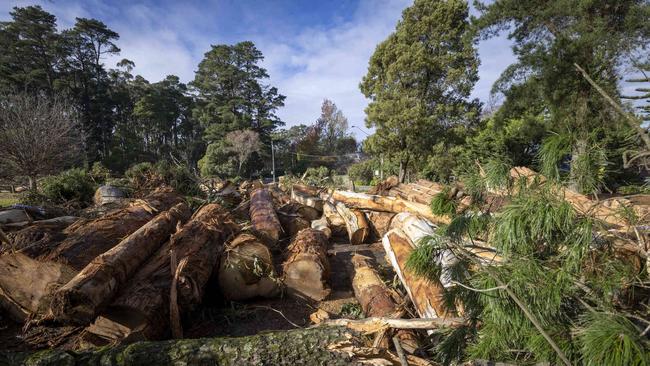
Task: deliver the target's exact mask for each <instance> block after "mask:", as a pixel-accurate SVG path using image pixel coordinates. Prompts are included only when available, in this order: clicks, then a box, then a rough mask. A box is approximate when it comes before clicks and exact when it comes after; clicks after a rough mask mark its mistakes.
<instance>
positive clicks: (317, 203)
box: [291, 187, 323, 213]
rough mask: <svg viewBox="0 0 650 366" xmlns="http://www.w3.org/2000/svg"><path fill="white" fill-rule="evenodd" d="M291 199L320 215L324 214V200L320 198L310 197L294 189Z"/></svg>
mask: <svg viewBox="0 0 650 366" xmlns="http://www.w3.org/2000/svg"><path fill="white" fill-rule="evenodd" d="M291 199H292V200H294V201H295V202H298V203H300V204H301V205H305V206H309V207H312V208H314V209H315V210H317V211H318V212H319V213H320V212H323V200H322V199H321V198H320V197H318V196H312V195H309V194H307V193H305V192H301V191H299V190H297V189H296V188H295V187H293V188H292V189H291Z"/></svg>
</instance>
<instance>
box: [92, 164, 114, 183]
mask: <svg viewBox="0 0 650 366" xmlns="http://www.w3.org/2000/svg"><path fill="white" fill-rule="evenodd" d="M90 176H91V177H92V178H93V180H94V181H95V182H96V183H98V184H102V183H105V182H106V181H107V180H108V179H109V178H110V177H111V172H110V170H108V168H107V167H105V166H104V165H103V164H102V163H100V162H99V161H97V162H95V163H94V164H93V167H92V168H91V169H90Z"/></svg>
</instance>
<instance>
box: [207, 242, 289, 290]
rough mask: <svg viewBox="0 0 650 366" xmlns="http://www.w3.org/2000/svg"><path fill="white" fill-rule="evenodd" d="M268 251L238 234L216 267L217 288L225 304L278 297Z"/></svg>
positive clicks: (271, 261)
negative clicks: (226, 301)
mask: <svg viewBox="0 0 650 366" xmlns="http://www.w3.org/2000/svg"><path fill="white" fill-rule="evenodd" d="M273 268H274V266H273V257H272V256H271V252H270V251H269V248H268V247H267V246H266V245H264V243H262V242H261V241H259V240H258V239H257V238H256V237H254V236H253V235H250V234H245V233H244V234H239V236H237V237H236V238H235V239H234V240H233V241H232V242H231V243H230V244H228V248H227V249H226V253H225V255H224V256H223V257H222V258H221V265H220V266H219V286H220V287H221V292H222V293H223V295H224V297H225V298H226V299H227V300H233V301H241V300H246V299H250V298H254V297H258V296H261V297H267V298H268V297H275V296H277V295H278V294H279V286H278V282H279V281H278V279H277V276H276V274H275V270H274V269H273Z"/></svg>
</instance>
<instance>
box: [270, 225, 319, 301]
mask: <svg viewBox="0 0 650 366" xmlns="http://www.w3.org/2000/svg"><path fill="white" fill-rule="evenodd" d="M288 251H289V257H288V258H287V260H286V261H285V262H284V264H283V266H282V268H283V272H284V273H283V276H284V277H283V278H284V284H285V285H286V286H287V288H288V290H289V292H290V293H292V294H296V295H299V296H304V297H307V298H310V299H312V300H316V301H321V300H323V299H324V298H326V297H327V296H328V295H329V293H330V291H331V289H330V288H329V285H328V284H327V282H328V280H329V275H330V267H329V261H328V259H327V237H326V236H325V234H324V233H322V232H321V231H319V230H315V229H311V228H309V229H304V230H302V231H301V232H299V233H298V235H296V237H295V238H294V239H293V241H292V242H291V244H290V245H289V248H288Z"/></svg>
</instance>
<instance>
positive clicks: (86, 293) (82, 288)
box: [51, 203, 190, 324]
mask: <svg viewBox="0 0 650 366" xmlns="http://www.w3.org/2000/svg"><path fill="white" fill-rule="evenodd" d="M189 216H190V209H189V207H188V206H187V205H186V204H184V203H179V204H177V205H176V206H174V207H172V208H171V209H170V210H169V211H165V212H163V213H161V214H160V215H158V216H156V217H155V218H154V219H153V220H151V221H150V222H149V223H147V224H146V225H144V226H142V227H141V228H140V229H138V230H137V231H136V232H134V233H133V234H131V235H129V236H128V237H127V238H125V239H124V240H122V241H121V242H120V243H119V244H118V245H116V246H115V247H114V248H112V249H111V250H109V251H107V252H105V253H104V254H101V255H99V256H98V257H97V258H95V259H93V260H92V262H90V263H89V264H88V265H87V266H86V267H85V268H84V269H83V270H82V271H81V272H80V273H79V274H77V275H76V276H75V277H74V278H73V279H72V280H71V281H70V282H68V283H67V284H66V285H65V286H63V287H61V288H60V289H59V290H58V291H57V292H56V293H54V296H53V299H52V304H51V310H52V313H53V314H54V316H55V317H56V318H57V319H59V320H62V321H66V322H71V323H79V324H87V323H89V322H91V321H92V320H93V319H94V318H95V316H96V315H97V314H98V312H99V310H101V308H102V307H104V306H106V305H108V303H109V301H110V300H111V299H112V298H113V297H114V296H115V294H116V293H117V291H118V290H119V288H120V287H121V286H123V285H124V284H126V282H127V281H128V280H129V278H130V277H131V276H132V274H133V273H134V272H135V271H136V270H137V269H138V267H139V266H140V265H141V264H142V263H144V262H145V261H146V260H147V258H149V257H150V256H151V255H152V254H153V253H154V252H155V251H156V250H157V249H158V248H160V246H161V244H162V243H163V242H165V241H167V239H168V238H169V236H170V235H171V234H172V233H173V232H174V231H175V230H176V225H177V224H179V223H182V222H184V221H186V220H187V219H188V218H189Z"/></svg>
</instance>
